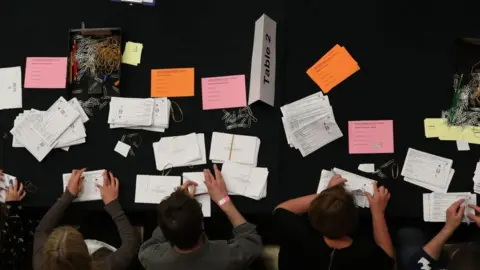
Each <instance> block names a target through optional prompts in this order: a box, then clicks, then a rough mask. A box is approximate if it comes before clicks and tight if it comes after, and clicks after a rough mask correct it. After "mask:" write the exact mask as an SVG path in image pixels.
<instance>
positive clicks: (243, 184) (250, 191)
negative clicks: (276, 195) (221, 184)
mask: <svg viewBox="0 0 480 270" xmlns="http://www.w3.org/2000/svg"><path fill="white" fill-rule="evenodd" d="M222 175H223V179H224V180H225V184H226V185H227V190H228V193H229V194H230V195H241V196H245V197H248V198H250V199H254V200H261V199H263V198H265V197H267V178H268V169H267V168H257V167H252V166H250V165H245V164H240V163H237V162H231V161H226V162H225V163H223V165H222Z"/></svg>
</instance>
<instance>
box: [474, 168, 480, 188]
mask: <svg viewBox="0 0 480 270" xmlns="http://www.w3.org/2000/svg"><path fill="white" fill-rule="evenodd" d="M473 191H474V192H475V193H478V194H480V162H478V163H477V165H476V167H475V172H474V175H473Z"/></svg>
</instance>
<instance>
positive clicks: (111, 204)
mask: <svg viewBox="0 0 480 270" xmlns="http://www.w3.org/2000/svg"><path fill="white" fill-rule="evenodd" d="M97 187H98V189H99V190H100V194H101V196H102V199H103V202H104V203H105V210H106V211H107V212H108V213H109V214H110V216H111V217H112V219H113V221H114V222H115V225H117V230H118V234H119V235H120V239H121V240H122V245H121V246H120V248H118V249H117V250H116V251H115V252H113V253H112V254H111V255H110V256H109V264H110V269H127V268H128V267H129V266H130V264H131V263H132V261H133V259H134V258H135V257H136V256H137V252H138V248H139V246H140V240H139V237H138V234H137V233H136V232H135V229H134V228H133V227H132V224H130V221H129V220H128V218H127V216H126V215H125V213H124V212H123V210H122V206H121V205H120V203H119V202H118V190H119V182H118V179H117V178H115V177H114V176H113V174H112V173H111V172H109V173H108V174H107V171H104V173H103V186H100V185H97Z"/></svg>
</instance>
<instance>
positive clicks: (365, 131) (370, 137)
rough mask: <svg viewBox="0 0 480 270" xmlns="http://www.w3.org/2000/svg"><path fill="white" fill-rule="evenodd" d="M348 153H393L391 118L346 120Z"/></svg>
mask: <svg viewBox="0 0 480 270" xmlns="http://www.w3.org/2000/svg"><path fill="white" fill-rule="evenodd" d="M348 146H349V152H350V154H379V153H393V120H379V121H348Z"/></svg>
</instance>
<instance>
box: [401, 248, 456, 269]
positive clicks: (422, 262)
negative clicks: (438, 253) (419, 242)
mask: <svg viewBox="0 0 480 270" xmlns="http://www.w3.org/2000/svg"><path fill="white" fill-rule="evenodd" d="M407 267H408V268H407V270H423V269H431V270H441V269H447V266H446V262H445V260H435V259H434V258H432V257H430V255H428V254H427V253H426V252H425V251H424V250H423V248H420V249H419V250H418V252H416V253H415V254H414V255H413V256H412V257H411V258H410V260H409V261H408V266H407Z"/></svg>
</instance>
